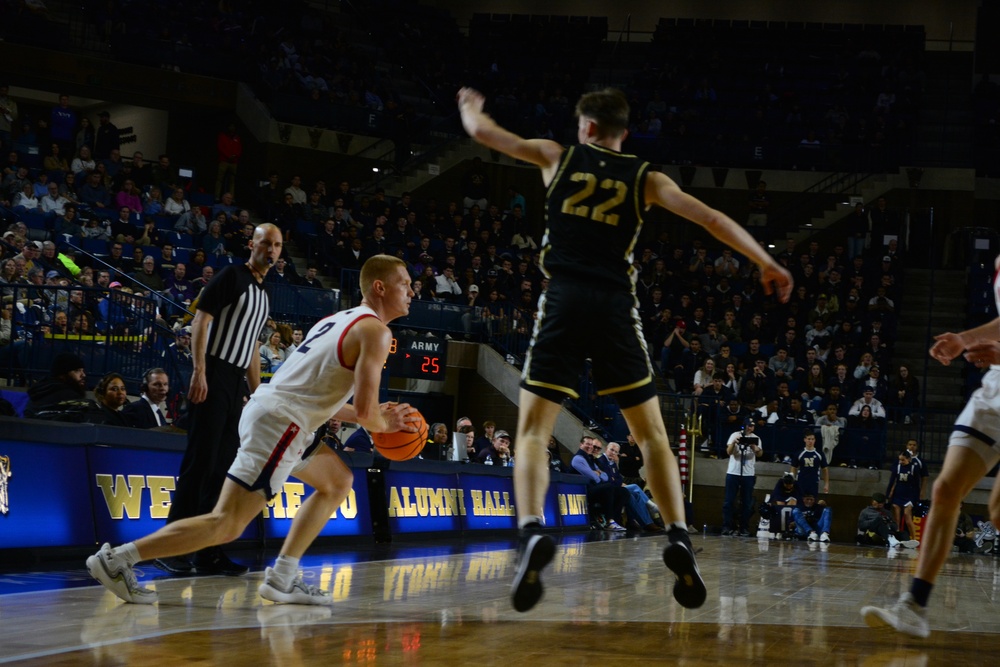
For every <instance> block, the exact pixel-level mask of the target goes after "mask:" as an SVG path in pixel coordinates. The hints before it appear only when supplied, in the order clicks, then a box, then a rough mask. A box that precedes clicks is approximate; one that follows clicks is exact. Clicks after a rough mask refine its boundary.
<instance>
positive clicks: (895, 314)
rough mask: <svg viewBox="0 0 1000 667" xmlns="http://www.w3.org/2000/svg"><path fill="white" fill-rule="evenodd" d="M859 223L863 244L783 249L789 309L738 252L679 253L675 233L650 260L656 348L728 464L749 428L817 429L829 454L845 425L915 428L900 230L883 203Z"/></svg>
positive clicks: (699, 249)
mask: <svg viewBox="0 0 1000 667" xmlns="http://www.w3.org/2000/svg"><path fill="white" fill-rule="evenodd" d="M751 199H752V197H751ZM751 213H752V208H751ZM855 215H856V216H857V218H858V219H857V221H854V220H850V221H848V222H849V224H850V225H851V226H850V227H849V234H850V235H851V236H852V237H853V234H854V231H855V229H857V230H858V231H859V233H860V237H861V242H860V243H857V244H855V243H850V244H849V243H847V242H846V241H847V239H845V242H844V243H837V244H835V245H833V246H832V247H829V248H826V249H824V248H821V247H820V245H819V244H818V243H817V242H816V241H811V242H809V243H808V244H807V245H806V246H805V247H801V248H797V247H796V244H795V243H794V242H793V241H791V240H789V241H788V242H787V243H786V245H785V247H784V248H782V249H781V251H780V252H779V253H778V255H777V257H778V260H779V261H780V262H781V263H782V264H783V265H784V266H786V267H787V268H788V269H789V270H790V271H791V272H792V273H793V275H794V278H795V291H794V293H793V295H792V298H791V300H790V301H789V302H788V303H787V304H780V303H778V302H777V301H776V300H775V299H774V298H772V297H770V296H768V295H765V294H763V293H762V290H761V288H760V286H759V283H758V278H759V275H758V271H757V268H756V267H754V266H752V265H749V264H747V263H746V262H745V261H743V260H742V258H740V257H737V256H734V255H733V254H732V252H731V251H729V250H728V249H725V250H723V249H721V248H713V247H710V246H706V245H705V244H703V243H702V242H700V241H698V240H695V241H694V242H693V243H692V244H691V245H690V246H688V247H684V246H681V245H672V244H670V243H669V237H668V236H667V235H666V234H663V235H661V236H660V238H658V239H657V242H656V243H655V244H652V245H649V246H646V247H643V248H642V249H641V251H640V254H639V255H638V257H637V261H636V268H637V270H638V272H639V277H638V282H637V289H638V296H639V303H640V311H639V312H640V316H641V318H642V321H643V327H644V333H645V335H646V340H647V345H648V348H649V349H650V351H651V355H652V357H653V360H654V362H656V363H657V365H658V367H659V371H660V373H661V375H662V377H663V378H664V379H665V381H667V382H668V383H669V384H670V385H671V388H672V389H674V390H675V391H677V392H679V393H681V394H690V395H692V397H693V399H692V400H693V402H694V405H695V409H696V411H697V413H698V414H699V415H700V416H701V417H702V421H703V424H704V426H705V429H704V430H705V434H706V436H707V437H708V438H709V439H710V441H711V444H712V446H713V450H714V452H715V454H716V455H721V454H722V447H723V446H724V443H725V442H726V439H727V438H728V437H729V434H730V433H732V432H733V431H736V430H738V429H739V427H740V425H741V424H742V423H743V421H744V419H745V418H746V417H750V418H752V419H754V420H755V421H756V422H757V424H758V425H759V426H765V425H767V424H779V425H793V424H807V425H812V426H815V427H816V428H817V430H819V431H821V432H822V433H823V434H824V436H823V437H824V440H823V443H824V447H827V446H828V445H829V443H828V440H830V439H834V440H835V439H836V437H837V433H838V432H839V429H842V428H844V427H845V426H850V427H855V428H861V429H873V430H878V429H881V428H882V427H883V426H884V424H885V423H886V422H887V421H898V422H901V423H907V424H908V423H910V422H911V421H912V420H913V419H914V418H915V417H914V414H915V412H916V410H917V408H918V405H919V404H918V398H919V385H918V382H917V380H916V378H915V377H914V375H913V374H912V373H910V370H909V368H907V366H906V365H905V364H899V363H894V360H893V351H894V343H895V340H896V330H897V325H898V321H899V314H900V295H901V289H902V281H903V273H902V266H903V263H904V261H903V260H904V258H903V251H902V249H901V248H900V245H899V240H898V239H899V231H898V223H896V222H895V215H894V212H893V211H892V210H891V209H890V208H888V207H887V205H886V202H885V200H883V199H880V200H879V201H878V202H876V203H875V204H874V205H873V206H871V208H870V210H866V209H865V208H864V207H861V208H859V209H858V211H857V213H856V214H855ZM852 217H853V216H852ZM871 230H874V231H871ZM823 427H828V428H827V429H826V430H822V428H823ZM834 444H835V443H834ZM831 449H832V448H831Z"/></svg>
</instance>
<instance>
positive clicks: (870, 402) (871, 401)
mask: <svg viewBox="0 0 1000 667" xmlns="http://www.w3.org/2000/svg"><path fill="white" fill-rule="evenodd" d="M863 408H868V410H869V411H870V412H871V415H872V418H874V419H885V416H886V415H885V406H883V405H882V402H881V401H879V400H878V399H876V398H875V388H874V387H872V386H871V385H865V386H864V388H863V389H862V396H861V398H859V399H858V400H856V401H854V403H853V404H852V405H851V409H850V411H849V412H848V416H849V417H852V416H859V415H861V411H862V409H863Z"/></svg>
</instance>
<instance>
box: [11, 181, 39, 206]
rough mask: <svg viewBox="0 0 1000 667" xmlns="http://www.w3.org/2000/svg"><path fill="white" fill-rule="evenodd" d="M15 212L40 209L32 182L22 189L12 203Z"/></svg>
mask: <svg viewBox="0 0 1000 667" xmlns="http://www.w3.org/2000/svg"><path fill="white" fill-rule="evenodd" d="M11 204H12V205H13V207H14V210H15V211H18V210H20V211H34V210H36V209H38V197H36V196H35V186H34V185H32V184H31V182H30V181H28V182H27V183H25V184H24V185H23V186H22V187H21V192H19V193H18V194H17V196H16V197H14V199H13V200H12V201H11Z"/></svg>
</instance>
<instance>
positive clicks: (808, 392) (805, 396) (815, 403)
mask: <svg viewBox="0 0 1000 667" xmlns="http://www.w3.org/2000/svg"><path fill="white" fill-rule="evenodd" d="M797 385H798V392H799V395H800V396H801V397H802V401H803V403H804V404H805V405H806V409H808V410H811V411H813V412H815V411H817V410H819V409H820V406H821V404H822V401H823V397H824V396H826V378H825V377H824V375H823V364H821V363H820V362H818V361H814V362H813V364H812V365H811V366H810V367H809V370H808V371H807V372H806V373H805V375H804V376H802V377H801V378H799V379H798V380H797Z"/></svg>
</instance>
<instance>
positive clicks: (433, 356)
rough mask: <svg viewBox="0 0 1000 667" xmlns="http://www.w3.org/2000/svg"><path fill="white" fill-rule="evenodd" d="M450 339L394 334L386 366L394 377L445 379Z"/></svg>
mask: <svg viewBox="0 0 1000 667" xmlns="http://www.w3.org/2000/svg"><path fill="white" fill-rule="evenodd" d="M447 361H448V341H447V340H445V339H444V338H426V337H423V336H405V335H399V334H393V337H392V344H391V345H390V346H389V357H388V358H387V359H386V360H385V367H386V369H387V370H388V371H389V375H390V376H392V377H402V378H414V379H418V380H444V375H445V366H446V365H447Z"/></svg>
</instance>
